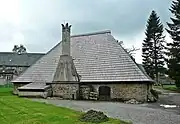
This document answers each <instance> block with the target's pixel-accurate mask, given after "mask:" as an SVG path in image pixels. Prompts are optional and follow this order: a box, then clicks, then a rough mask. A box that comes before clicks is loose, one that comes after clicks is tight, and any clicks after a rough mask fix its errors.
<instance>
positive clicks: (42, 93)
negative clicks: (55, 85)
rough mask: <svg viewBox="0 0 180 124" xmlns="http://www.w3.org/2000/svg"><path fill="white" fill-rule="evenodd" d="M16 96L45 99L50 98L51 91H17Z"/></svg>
mask: <svg viewBox="0 0 180 124" xmlns="http://www.w3.org/2000/svg"><path fill="white" fill-rule="evenodd" d="M18 96H25V97H42V98H47V97H48V96H51V89H46V90H45V91H35V92H34V91H19V92H18Z"/></svg>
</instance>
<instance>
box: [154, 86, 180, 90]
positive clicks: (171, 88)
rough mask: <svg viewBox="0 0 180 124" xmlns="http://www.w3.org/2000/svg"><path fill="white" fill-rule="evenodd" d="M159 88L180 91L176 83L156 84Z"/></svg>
mask: <svg viewBox="0 0 180 124" xmlns="http://www.w3.org/2000/svg"><path fill="white" fill-rule="evenodd" d="M154 87H155V88H157V89H164V90H169V91H174V92H180V91H179V89H178V88H177V87H176V85H163V87H162V86H154Z"/></svg>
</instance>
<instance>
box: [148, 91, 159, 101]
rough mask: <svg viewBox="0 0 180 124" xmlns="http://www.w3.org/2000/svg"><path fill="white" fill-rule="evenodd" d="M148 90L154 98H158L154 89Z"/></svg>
mask: <svg viewBox="0 0 180 124" xmlns="http://www.w3.org/2000/svg"><path fill="white" fill-rule="evenodd" d="M150 92H151V93H152V95H153V96H154V97H155V98H156V99H159V96H158V92H157V91H156V90H153V89H151V90H150Z"/></svg>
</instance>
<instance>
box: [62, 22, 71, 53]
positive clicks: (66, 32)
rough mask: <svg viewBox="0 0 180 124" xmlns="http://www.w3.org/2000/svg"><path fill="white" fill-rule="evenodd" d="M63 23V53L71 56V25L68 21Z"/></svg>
mask: <svg viewBox="0 0 180 124" xmlns="http://www.w3.org/2000/svg"><path fill="white" fill-rule="evenodd" d="M61 25H62V55H68V56H70V52H71V51H70V33H71V25H69V24H68V23H66V24H65V25H64V24H61Z"/></svg>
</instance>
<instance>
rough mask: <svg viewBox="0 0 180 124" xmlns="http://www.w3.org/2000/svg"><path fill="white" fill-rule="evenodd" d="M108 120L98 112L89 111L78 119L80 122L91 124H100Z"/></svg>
mask: <svg viewBox="0 0 180 124" xmlns="http://www.w3.org/2000/svg"><path fill="white" fill-rule="evenodd" d="M108 120H109V118H108V117H107V116H106V115H105V114H104V113H103V112H100V111H95V110H89V111H88V112H86V113H85V114H83V115H82V116H81V118H80V121H82V122H92V123H101V122H106V121H108Z"/></svg>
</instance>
